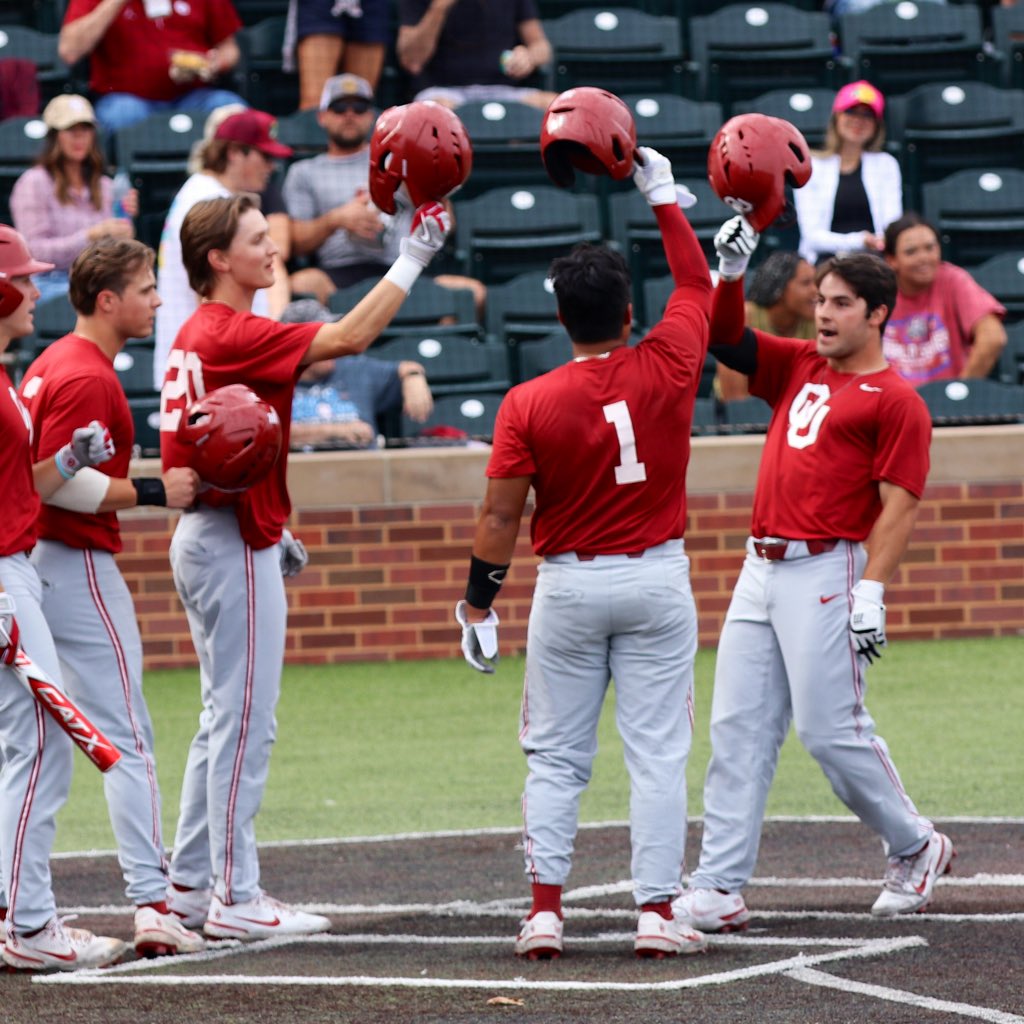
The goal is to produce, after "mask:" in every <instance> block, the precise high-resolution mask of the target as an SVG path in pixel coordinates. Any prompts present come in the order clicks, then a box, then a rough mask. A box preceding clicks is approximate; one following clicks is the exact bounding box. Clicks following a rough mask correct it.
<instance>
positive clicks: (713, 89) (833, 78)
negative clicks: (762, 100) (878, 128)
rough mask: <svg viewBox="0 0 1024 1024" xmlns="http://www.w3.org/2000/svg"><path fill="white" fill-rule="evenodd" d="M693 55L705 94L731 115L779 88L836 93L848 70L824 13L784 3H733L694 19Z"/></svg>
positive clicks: (701, 92)
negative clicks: (837, 52) (839, 57)
mask: <svg viewBox="0 0 1024 1024" xmlns="http://www.w3.org/2000/svg"><path fill="white" fill-rule="evenodd" d="M689 27H690V56H691V58H692V59H693V60H694V61H696V62H697V65H698V75H699V79H700V95H701V96H703V97H704V98H705V99H708V100H714V101H715V102H717V103H721V105H722V109H723V112H725V113H726V114H729V113H730V112H731V111H732V110H733V105H734V104H736V103H737V102H740V101H743V100H748V99H751V98H753V97H754V96H759V95H761V94H762V93H764V92H767V91H768V90H771V89H776V88H778V86H779V83H780V81H784V82H786V83H787V87H788V88H790V89H792V90H796V89H809V88H831V89H833V90H834V89H835V88H836V86H838V85H839V84H840V83H841V82H842V81H843V80H844V76H843V72H842V70H841V68H840V66H839V63H838V61H837V60H836V58H835V55H834V52H833V46H832V36H831V23H830V20H829V16H828V15H827V14H825V13H824V11H801V10H798V9H797V8H795V7H791V6H789V5H788V4H783V3H758V4H753V3H741V4H732V5H730V6H728V7H723V8H721V9H720V10H717V11H714V12H713V13H711V14H707V15H703V16H701V17H696V18H692V19H691V20H690V26H689Z"/></svg>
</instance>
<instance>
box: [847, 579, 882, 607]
mask: <svg viewBox="0 0 1024 1024" xmlns="http://www.w3.org/2000/svg"><path fill="white" fill-rule="evenodd" d="M853 590H854V593H855V594H858V595H859V596H860V597H866V598H867V599H868V600H869V601H874V602H875V604H883V603H884V602H883V600H882V598H884V597H885V584H884V583H879V582H878V580H861V581H860V582H859V583H858V584H857V585H856V586H855V587H854V588H853Z"/></svg>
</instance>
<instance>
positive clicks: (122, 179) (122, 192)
mask: <svg viewBox="0 0 1024 1024" xmlns="http://www.w3.org/2000/svg"><path fill="white" fill-rule="evenodd" d="M131 190H132V179H131V178H130V177H128V172H127V171H118V172H117V174H115V175H114V188H113V193H112V195H113V201H114V202H113V214H114V216H115V217H123V218H126V219H128V220H131V217H130V215H129V214H128V212H127V211H126V210H125V208H124V197H125V196H126V195H127V194H128V193H129V192H131Z"/></svg>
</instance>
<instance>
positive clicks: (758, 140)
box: [708, 114, 811, 231]
mask: <svg viewBox="0 0 1024 1024" xmlns="http://www.w3.org/2000/svg"><path fill="white" fill-rule="evenodd" d="M810 176H811V154H810V151H809V150H808V148H807V142H806V141H805V139H804V137H803V135H801V134H800V132H799V131H798V130H797V129H796V128H794V127H793V125H791V124H790V123H789V122H788V121H784V120H783V119H782V118H781V117H769V116H768V115H767V114H740V115H739V116H738V117H734V118H731V119H730V120H728V121H726V122H725V124H724V125H722V127H721V128H720V129H719V130H718V134H717V135H716V136H715V138H714V141H713V142H712V143H711V149H710V151H709V152H708V180H709V181H710V182H711V187H712V188H713V189H714V190H715V195H717V196H718V198H719V199H721V200H722V202H723V203H725V204H726V205H727V206H731V207H732V208H733V209H734V210H735V211H736V212H737V213H741V214H743V216H744V217H745V218H746V219H747V221H748V223H749V224H750V226H751V227H752V228H753V229H754V230H755V231H764V229H765V228H766V227H768V225H769V224H771V223H772V221H774V220H775V218H776V217H778V215H779V214H780V213H782V210H783V207H784V206H785V205H786V188H785V186H786V184H787V183H788V184H790V185H791V186H792V187H793V188H801V187H802V186H804V185H806V184H807V181H808V179H809V178H810Z"/></svg>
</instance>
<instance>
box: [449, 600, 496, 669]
mask: <svg viewBox="0 0 1024 1024" xmlns="http://www.w3.org/2000/svg"><path fill="white" fill-rule="evenodd" d="M455 621H456V622H457V623H458V624H459V625H460V626H461V627H462V656H463V657H464V658H465V659H466V662H467V663H468V664H469V665H471V666H472V667H473V668H475V669H476V670H477V672H484V673H486V674H487V675H491V674H492V673H493V672H494V667H495V665H497V664H498V622H499V619H498V616H497V614H496V613H495V611H494V609H493V608H489V609H488V610H487V618H486V619H484V620H483V622H469V621H467V619H466V602H465V601H460V602H459V603H458V604H457V605H456V606H455Z"/></svg>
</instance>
